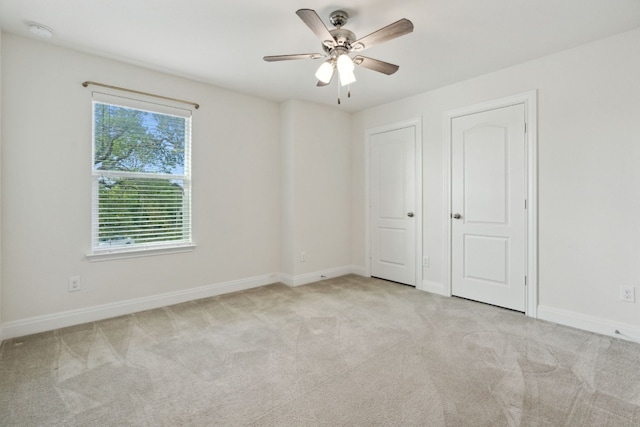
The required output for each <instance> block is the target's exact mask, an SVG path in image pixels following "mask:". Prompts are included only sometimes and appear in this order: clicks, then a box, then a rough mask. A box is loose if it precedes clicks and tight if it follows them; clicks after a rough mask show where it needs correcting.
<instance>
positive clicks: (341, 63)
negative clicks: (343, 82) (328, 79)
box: [337, 53, 355, 76]
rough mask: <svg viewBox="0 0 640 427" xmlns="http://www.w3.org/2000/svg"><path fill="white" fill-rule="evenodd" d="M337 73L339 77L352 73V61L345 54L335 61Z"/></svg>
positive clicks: (353, 66)
mask: <svg viewBox="0 0 640 427" xmlns="http://www.w3.org/2000/svg"><path fill="white" fill-rule="evenodd" d="M337 67H338V72H339V73H340V76H342V75H343V74H348V73H353V70H354V68H355V65H353V60H352V59H351V57H349V55H347V54H346V53H344V54H342V55H340V56H338V61H337Z"/></svg>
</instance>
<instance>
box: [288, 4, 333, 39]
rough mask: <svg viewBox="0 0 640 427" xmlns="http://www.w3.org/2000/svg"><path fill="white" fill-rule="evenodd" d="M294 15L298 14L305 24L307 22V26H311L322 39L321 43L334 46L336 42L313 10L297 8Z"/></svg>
mask: <svg viewBox="0 0 640 427" xmlns="http://www.w3.org/2000/svg"><path fill="white" fill-rule="evenodd" d="M296 15H298V16H299V17H300V19H302V21H303V22H304V23H305V24H307V27H309V28H311V31H313V32H314V33H315V35H316V36H318V38H319V39H320V41H322V44H325V45H327V44H328V46H329V47H332V46H335V44H336V42H335V40H334V38H333V36H332V35H331V33H330V32H329V29H328V28H327V26H326V25H324V22H322V19H320V17H319V16H318V14H317V13H316V11H315V10H312V9H299V10H297V11H296Z"/></svg>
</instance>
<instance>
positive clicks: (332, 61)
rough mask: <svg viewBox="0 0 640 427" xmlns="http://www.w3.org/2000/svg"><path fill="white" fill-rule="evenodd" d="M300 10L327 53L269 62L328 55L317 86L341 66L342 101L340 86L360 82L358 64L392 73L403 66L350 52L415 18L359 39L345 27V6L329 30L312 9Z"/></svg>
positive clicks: (395, 33)
mask: <svg viewBox="0 0 640 427" xmlns="http://www.w3.org/2000/svg"><path fill="white" fill-rule="evenodd" d="M296 14H297V15H298V17H300V19H302V21H303V22H304V23H305V24H306V25H307V26H308V27H309V28H310V29H311V31H313V32H314V33H315V35H316V36H317V37H318V38H319V39H320V41H321V45H322V50H323V52H324V53H302V54H293V55H276V56H265V57H264V58H263V59H264V60H265V61H267V62H276V61H288V60H293V59H319V58H327V60H326V61H325V62H323V63H322V64H321V65H320V67H319V68H318V70H317V71H316V74H315V76H316V78H317V79H318V84H317V86H327V85H329V84H330V83H331V81H332V80H333V76H334V75H335V74H336V70H337V74H338V80H339V84H338V104H340V86H347V85H350V84H352V83H355V82H356V75H355V72H354V69H355V66H356V65H358V66H361V67H364V68H368V69H370V70H373V71H377V72H379V73H383V74H386V75H391V74H393V73H395V72H396V71H398V69H399V68H400V67H399V66H397V65H394V64H390V63H388V62H384V61H380V60H378V59H373V58H367V57H366V56H361V55H357V56H355V57H353V58H352V57H351V55H350V53H352V52H360V51H362V50H365V49H368V48H370V47H372V46H375V45H376V44H379V43H383V42H386V41H389V40H392V39H395V38H397V37H400V36H403V35H405V34H408V33H410V32H412V31H413V24H412V23H411V21H409V20H408V19H404V18H403V19H400V20H399V21H396V22H394V23H393V24H390V25H387V26H386V27H384V28H381V29H379V30H377V31H374V32H373V33H371V34H369V35H367V36H364V37H362V38H360V39H356V35H355V34H354V33H353V32H351V31H349V30H347V29H345V28H342V27H343V26H344V25H345V24H346V23H347V21H348V20H349V15H348V14H347V12H345V11H343V10H336V11H334V12H332V13H331V15H330V16H329V22H331V24H332V25H333V26H334V27H335V28H334V29H333V30H329V29H328V28H327V27H326V26H325V24H324V22H322V19H320V17H319V16H318V14H317V13H316V12H315V11H314V10H312V9H300V10H298V11H297V12H296ZM348 95H349V96H351V91H349V93H348Z"/></svg>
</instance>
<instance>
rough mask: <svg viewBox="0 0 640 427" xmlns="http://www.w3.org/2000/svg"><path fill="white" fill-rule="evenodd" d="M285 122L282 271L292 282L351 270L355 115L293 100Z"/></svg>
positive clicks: (284, 107) (287, 105)
mask: <svg viewBox="0 0 640 427" xmlns="http://www.w3.org/2000/svg"><path fill="white" fill-rule="evenodd" d="M282 123H283V124H282V129H283V137H282V149H283V152H282V156H283V157H282V158H283V182H282V184H283V190H282V191H283V206H282V209H283V218H284V219H283V241H282V245H283V251H282V254H283V258H282V265H283V270H282V272H283V273H286V274H287V275H291V276H292V279H291V282H292V284H301V283H308V282H310V281H314V280H319V279H320V278H321V276H322V275H326V276H331V275H335V274H336V273H339V272H342V273H346V272H349V271H350V269H351V266H350V261H351V231H350V227H351V158H350V153H351V150H350V141H351V115H350V114H347V113H344V112H342V111H340V110H338V109H335V108H327V107H324V106H320V105H317V104H311V103H308V102H303V101H297V100H292V101H287V102H285V103H284V104H283V105H282ZM302 252H305V253H306V261H304V262H302V261H301V254H302Z"/></svg>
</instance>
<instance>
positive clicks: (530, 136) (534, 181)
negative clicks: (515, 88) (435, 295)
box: [442, 90, 538, 318]
mask: <svg viewBox="0 0 640 427" xmlns="http://www.w3.org/2000/svg"><path fill="white" fill-rule="evenodd" d="M518 104H524V107H525V126H526V134H525V144H526V148H525V157H526V160H525V168H526V172H525V174H526V176H525V178H526V203H527V211H526V212H527V220H526V243H525V245H526V248H525V251H526V260H525V261H526V267H525V271H526V276H527V278H526V286H525V314H526V315H527V316H529V317H533V318H537V317H538V173H537V172H538V157H537V153H538V135H537V129H538V121H537V120H538V109H537V91H536V90H532V91H529V92H524V93H521V94H517V95H513V96H509V97H505V98H500V99H495V100H492V101H487V102H483V103H480V104H475V105H470V106H466V107H462V108H456V109H454V110H449V111H445V112H444V114H443V149H442V153H443V178H444V179H443V182H444V201H443V206H444V209H443V224H444V258H443V259H444V272H443V273H444V277H443V281H444V294H445V295H446V296H451V295H452V284H451V282H452V272H451V266H452V259H451V257H452V256H453V255H452V252H451V249H452V242H451V240H452V236H451V231H452V230H451V216H450V215H451V212H452V210H451V209H452V205H451V204H452V194H451V191H452V185H451V181H452V176H451V162H452V152H451V148H452V143H451V142H452V141H451V138H452V125H453V123H452V122H453V119H455V118H457V117H462V116H468V115H470V114H476V113H481V112H484V111H490V110H497V109H499V108H504V107H509V106H512V105H518ZM523 202H524V201H523ZM523 279H524V278H523Z"/></svg>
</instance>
